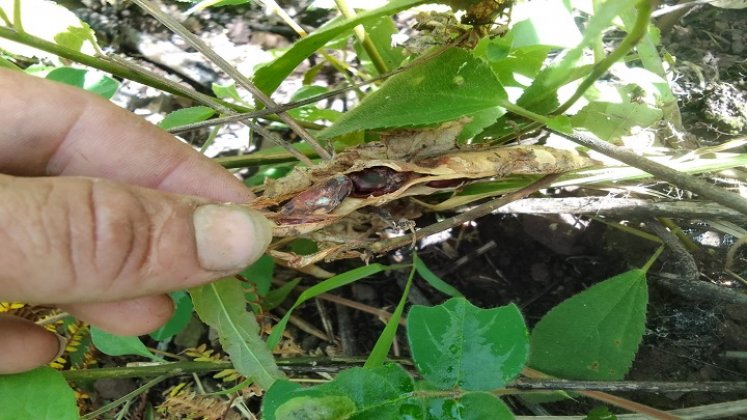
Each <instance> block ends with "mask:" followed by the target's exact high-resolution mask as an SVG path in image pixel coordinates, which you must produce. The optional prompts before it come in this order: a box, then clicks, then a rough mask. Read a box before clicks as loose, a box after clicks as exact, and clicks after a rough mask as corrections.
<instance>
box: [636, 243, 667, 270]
mask: <svg viewBox="0 0 747 420" xmlns="http://www.w3.org/2000/svg"><path fill="white" fill-rule="evenodd" d="M662 252H664V245H661V246H659V247H658V248H656V252H654V255H652V256H651V258H649V259H648V261H646V264H644V265H643V267H641V270H643V272H644V273H648V270H649V269H650V268H651V266H652V265H654V263H655V262H656V260H657V259H659V256H660V255H661V253H662Z"/></svg>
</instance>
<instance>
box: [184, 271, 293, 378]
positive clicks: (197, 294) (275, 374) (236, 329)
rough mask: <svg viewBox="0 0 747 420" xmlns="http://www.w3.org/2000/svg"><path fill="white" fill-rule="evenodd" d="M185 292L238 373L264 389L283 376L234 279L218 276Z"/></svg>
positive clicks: (242, 290) (242, 291)
mask: <svg viewBox="0 0 747 420" xmlns="http://www.w3.org/2000/svg"><path fill="white" fill-rule="evenodd" d="M189 293H190V294H191V295H192V302H193V303H194V306H195V310H196V311H197V314H198V315H199V316H200V319H202V321H203V322H205V323H206V324H208V325H209V326H211V327H213V328H214V329H215V330H216V331H217V332H218V338H219V340H220V343H221V346H222V347H223V350H225V351H226V353H228V355H229V356H230V357H231V362H233V365H234V367H235V368H236V370H238V371H239V373H241V374H242V375H244V376H246V377H248V378H252V379H254V381H255V382H256V383H257V384H258V385H259V386H261V387H262V388H265V389H267V388H269V387H270V386H271V385H272V383H273V382H274V381H275V380H276V379H278V378H282V377H283V374H282V373H281V372H280V369H278V367H277V365H276V364H275V360H274V359H273V357H272V353H270V350H269V349H268V348H267V345H266V344H265V343H264V342H263V341H262V339H261V338H260V337H259V325H257V320H256V319H255V317H254V314H253V313H251V312H247V310H246V300H245V298H244V289H243V287H241V284H240V283H239V282H238V281H237V280H234V279H223V280H219V281H217V282H214V283H210V284H206V285H204V286H200V287H195V288H192V289H190V290H189Z"/></svg>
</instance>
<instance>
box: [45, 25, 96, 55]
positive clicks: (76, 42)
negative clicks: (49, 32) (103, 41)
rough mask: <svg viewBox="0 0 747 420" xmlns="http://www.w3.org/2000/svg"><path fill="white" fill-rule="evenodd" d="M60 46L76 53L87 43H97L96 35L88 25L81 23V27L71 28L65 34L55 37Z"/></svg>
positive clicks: (61, 33)
mask: <svg viewBox="0 0 747 420" xmlns="http://www.w3.org/2000/svg"><path fill="white" fill-rule="evenodd" d="M54 40H55V42H56V43H57V44H59V45H60V46H63V47H65V48H69V49H71V50H74V51H81V49H82V48H83V45H85V43H86V42H91V43H92V44H95V43H96V35H95V34H94V32H93V29H91V27H90V26H88V24H87V23H85V22H81V27H74V26H69V27H68V28H67V30H66V31H65V32H60V33H58V34H57V35H55V36H54Z"/></svg>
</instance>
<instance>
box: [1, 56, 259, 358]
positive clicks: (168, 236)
mask: <svg viewBox="0 0 747 420" xmlns="http://www.w3.org/2000/svg"><path fill="white" fill-rule="evenodd" d="M0 150H1V151H2V152H0V203H1V204H0V301H21V302H29V303H37V304H55V305H58V306H59V307H60V308H61V309H63V310H65V311H67V312H69V313H70V314H72V315H74V316H76V317H77V318H79V319H81V320H84V321H86V322H89V323H90V324H92V325H95V326H97V327H99V328H101V329H104V330H106V331H109V332H112V333H115V334H122V335H140V334H145V333H148V332H150V331H152V330H154V329H156V328H158V327H159V326H160V325H162V324H163V323H165V322H166V321H167V320H168V319H169V317H170V316H171V313H172V311H173V305H172V303H171V299H170V298H169V296H168V295H166V294H165V292H167V291H172V290H177V289H184V288H188V287H192V286H196V285H199V284H202V283H206V282H209V281H211V280H215V279H217V278H220V277H224V276H226V275H230V274H233V273H236V272H238V271H240V270H242V269H243V268H244V267H246V266H247V265H249V264H251V263H252V262H254V261H255V260H256V259H257V258H259V257H260V256H261V255H262V252H263V251H264V249H265V248H266V246H267V245H268V244H269V242H270V240H271V239H272V233H271V229H270V224H269V222H267V221H266V220H265V219H264V218H263V217H262V216H261V215H259V214H258V213H256V212H254V211H251V210H248V209H246V208H245V207H240V206H237V205H220V204H214V203H225V202H236V203H242V202H246V201H248V200H249V199H250V198H251V193H250V192H249V191H248V190H247V189H246V188H245V187H244V185H243V184H242V183H241V182H240V181H239V180H237V179H236V178H235V177H233V176H232V175H231V174H229V173H228V172H227V171H225V170H224V169H222V168H221V167H220V166H218V165H217V164H215V163H214V162H211V161H210V160H209V159H207V158H205V157H203V156H201V155H200V154H198V153H196V152H195V151H194V150H192V149H191V148H190V147H189V146H187V145H184V144H182V143H179V142H178V141H175V140H174V139H173V138H172V137H171V136H170V135H169V134H167V133H165V132H163V131H161V130H159V129H158V128H156V127H154V126H152V125H151V124H149V123H147V122H146V121H144V120H142V119H141V118H138V117H136V116H134V115H132V114H131V113H129V112H127V111H125V110H123V109H120V108H118V107H116V106H115V105H113V104H111V103H109V102H107V101H105V100H103V99H101V98H98V97H96V96H95V95H91V94H88V93H86V92H84V91H81V90H79V89H75V88H72V87H68V86H64V85H60V84H57V83H54V82H50V81H46V80H42V79H37V78H34V77H31V76H27V75H25V74H22V73H20V72H14V71H9V70H3V69H0ZM58 348H59V343H58V340H57V338H56V337H55V335H54V334H52V333H50V332H48V331H47V330H45V329H44V328H42V327H39V326H37V325H35V324H33V323H31V322H28V321H25V320H21V319H18V318H15V317H9V316H2V317H0V373H13V372H20V371H24V370H28V369H31V368H33V367H36V366H39V365H41V364H44V363H47V362H49V361H51V360H52V359H53V358H54V357H55V355H56V354H57V351H58Z"/></svg>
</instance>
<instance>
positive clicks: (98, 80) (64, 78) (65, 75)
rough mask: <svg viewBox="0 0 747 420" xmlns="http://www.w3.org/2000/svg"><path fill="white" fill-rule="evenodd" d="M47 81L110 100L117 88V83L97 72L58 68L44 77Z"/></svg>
mask: <svg viewBox="0 0 747 420" xmlns="http://www.w3.org/2000/svg"><path fill="white" fill-rule="evenodd" d="M46 78H47V79H49V80H54V81H57V82H61V83H65V84H68V85H71V86H75V87H79V88H81V89H85V90H87V91H89V92H92V93H95V94H97V95H99V96H101V97H103V98H104V99H111V98H112V96H114V94H115V93H116V92H117V89H118V88H119V82H117V81H116V80H114V79H112V78H111V77H109V76H107V75H105V74H102V73H100V72H97V71H90V70H84V69H75V68H72V67H58V68H56V69H54V70H52V71H50V72H49V73H47V76H46Z"/></svg>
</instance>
